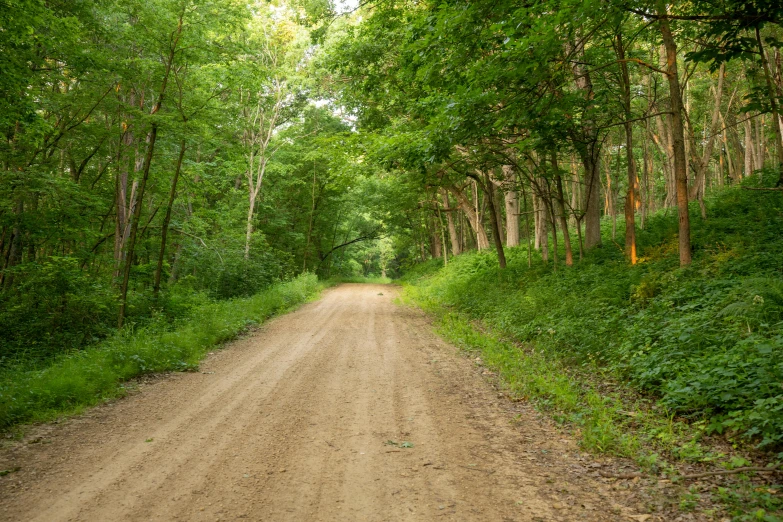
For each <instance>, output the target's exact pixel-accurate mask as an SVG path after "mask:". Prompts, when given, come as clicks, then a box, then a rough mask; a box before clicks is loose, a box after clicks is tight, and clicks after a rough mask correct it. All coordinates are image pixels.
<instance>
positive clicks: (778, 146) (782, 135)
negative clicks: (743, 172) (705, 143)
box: [756, 25, 783, 187]
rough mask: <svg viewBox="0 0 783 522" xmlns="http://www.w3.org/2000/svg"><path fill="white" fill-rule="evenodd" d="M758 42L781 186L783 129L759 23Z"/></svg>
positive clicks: (782, 175) (778, 183) (782, 183)
mask: <svg viewBox="0 0 783 522" xmlns="http://www.w3.org/2000/svg"><path fill="white" fill-rule="evenodd" d="M756 42H757V43H758V45H759V52H760V53H761V68H762V69H763V70H764V79H765V80H766V82H767V94H768V97H769V103H770V107H771V108H772V121H773V125H772V128H773V129H775V138H776V141H775V150H776V152H777V156H778V157H777V162H778V165H777V166H778V181H777V186H778V187H780V186H783V130H781V124H780V111H779V110H778V102H777V93H776V92H775V86H774V85H773V83H772V73H771V72H770V69H769V61H768V60H767V53H766V51H765V50H764V42H763V41H762V40H761V33H760V32H759V28H758V25H757V26H756Z"/></svg>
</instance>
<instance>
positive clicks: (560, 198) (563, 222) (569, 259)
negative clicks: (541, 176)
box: [552, 151, 574, 266]
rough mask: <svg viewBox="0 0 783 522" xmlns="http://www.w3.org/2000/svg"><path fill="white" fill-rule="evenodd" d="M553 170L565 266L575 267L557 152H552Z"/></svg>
mask: <svg viewBox="0 0 783 522" xmlns="http://www.w3.org/2000/svg"><path fill="white" fill-rule="evenodd" d="M552 169H553V170H554V172H555V183H556V186H557V194H556V199H557V204H558V205H557V206H558V209H557V211H558V214H559V217H560V229H561V230H562V231H563V245H564V246H565V264H566V266H573V264H574V253H573V252H572V251H571V235H570V234H569V233H568V217H567V216H566V207H565V196H564V195H563V180H562V178H561V177H560V168H559V167H558V164H557V152H555V151H552Z"/></svg>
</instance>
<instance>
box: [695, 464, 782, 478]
mask: <svg viewBox="0 0 783 522" xmlns="http://www.w3.org/2000/svg"><path fill="white" fill-rule="evenodd" d="M779 467H780V464H775V465H774V466H770V467H766V468H762V467H755V466H748V467H744V468H734V469H724V470H721V471H707V472H704V473H694V474H693V475H680V478H681V479H697V478H702V477H712V476H714V475H734V474H735V473H744V472H746V471H755V472H756V473H772V472H773V471H777V469H778V468H779Z"/></svg>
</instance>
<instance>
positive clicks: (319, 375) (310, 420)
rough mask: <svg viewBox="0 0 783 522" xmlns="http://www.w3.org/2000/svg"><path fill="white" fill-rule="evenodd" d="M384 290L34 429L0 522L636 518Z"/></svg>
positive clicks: (354, 289) (336, 295) (543, 428)
mask: <svg viewBox="0 0 783 522" xmlns="http://www.w3.org/2000/svg"><path fill="white" fill-rule="evenodd" d="M395 293H396V291H395V290H394V289H393V288H392V287H388V286H377V285H343V286H340V287H338V288H334V289H331V290H329V291H327V292H325V294H324V296H323V298H322V299H321V300H320V301H318V302H316V303H310V304H308V305H305V306H304V307H302V308H301V309H299V310H298V311H296V312H294V313H291V314H288V315H286V316H283V317H279V318H276V319H274V320H272V321H270V322H269V323H268V324H267V325H266V326H265V327H264V328H263V329H261V330H260V331H258V332H255V333H254V334H253V335H251V336H248V337H247V338H244V339H241V340H239V341H236V342H234V343H232V344H231V345H229V346H227V347H226V348H225V349H224V350H221V351H219V352H217V353H215V354H213V355H211V356H210V357H209V358H208V359H207V361H205V362H204V364H203V365H202V373H192V374H175V375H171V376H168V377H166V378H164V379H160V380H158V381H156V382H154V383H152V384H149V385H146V386H142V389H141V392H140V393H137V394H134V395H133V396H131V397H129V398H127V399H124V400H120V401H115V402H113V403H111V404H109V405H106V406H102V407H99V408H95V409H93V410H91V411H90V412H88V413H87V414H85V415H82V416H80V417H76V418H73V419H71V420H68V421H66V422H64V423H62V424H53V425H47V426H41V427H40V428H38V429H36V430H34V431H35V433H32V434H31V435H30V436H29V437H28V439H27V441H28V442H29V441H33V440H46V441H51V443H49V444H29V443H25V442H22V443H19V444H16V445H15V446H13V447H12V448H10V449H7V450H4V451H3V452H2V453H0V467H2V469H5V468H10V467H16V466H19V467H21V470H20V471H19V472H17V473H14V474H11V475H8V476H7V477H2V478H0V520H40V521H59V520H63V521H64V520H118V521H124V520H128V521H131V520H174V519H179V520H212V521H214V520H263V521H311V520H312V521H345V520H356V521H378V522H381V521H398V520H414V521H424V520H455V521H456V520H460V521H463V520H475V521H498V520H519V521H527V520H530V521H534V520H535V521H539V520H540V521H545V520H552V521H554V520H632V519H630V518H629V515H631V514H633V513H634V512H635V511H633V510H632V509H630V508H628V507H624V506H623V505H622V504H623V501H622V497H620V496H618V494H617V493H616V492H609V491H607V490H606V486H605V485H604V484H603V483H601V482H599V481H597V480H594V479H592V478H591V477H589V476H587V475H586V474H584V473H582V474H576V475H575V474H573V473H571V472H569V471H568V467H569V466H573V465H574V464H575V462H574V459H576V458H578V457H574V455H576V454H577V453H578V452H577V450H576V447H575V445H574V443H573V442H572V441H568V440H566V439H563V438H562V435H559V434H557V433H556V432H555V431H554V430H553V429H552V428H551V427H550V426H548V425H547V424H546V422H543V421H542V420H541V419H539V418H538V417H537V416H536V415H535V414H534V413H533V412H532V411H531V410H529V409H527V410H523V412H522V413H521V414H520V418H519V422H518V423H517V425H516V426H512V425H511V424H510V422H509V421H510V420H511V413H510V411H509V406H508V404H507V403H506V401H504V400H500V399H498V397H497V393H496V391H495V390H493V389H492V387H491V386H490V385H488V384H487V383H486V382H485V380H484V379H482V378H481V376H480V375H478V373H477V371H476V369H475V367H474V366H473V365H472V364H471V362H470V361H468V360H466V359H464V358H462V357H460V356H458V355H457V354H456V351H455V349H454V348H453V347H451V346H449V345H446V344H445V343H443V342H442V341H440V340H439V339H437V338H436V337H435V336H434V335H433V334H432V333H431V331H430V328H429V325H428V324H427V321H426V319H425V318H424V316H423V315H422V314H421V313H419V312H417V311H414V310H411V309H407V308H404V307H400V306H396V305H394V304H393V303H392V298H393V296H394V295H395ZM403 442H408V443H410V444H406V445H403V444H402V443H403ZM408 445H412V447H402V446H408ZM543 448H546V449H543Z"/></svg>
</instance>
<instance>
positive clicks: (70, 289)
mask: <svg viewBox="0 0 783 522" xmlns="http://www.w3.org/2000/svg"><path fill="white" fill-rule="evenodd" d="M6 276H7V277H13V278H14V280H15V281H17V284H15V285H13V287H12V290H10V291H4V292H3V293H0V331H1V332H3V334H2V336H0V365H3V364H7V363H8V362H9V361H12V360H18V359H25V360H30V359H34V360H40V359H44V358H47V357H50V356H51V355H53V354H55V353H58V352H61V351H62V350H63V348H66V349H68V348H74V347H80V346H82V345H84V344H86V343H89V342H93V341H95V340H97V339H99V338H101V337H103V336H105V335H106V334H107V333H108V331H109V330H110V329H111V326H110V325H113V324H114V323H115V322H116V316H115V310H116V296H115V295H114V291H113V290H112V289H111V288H110V287H108V286H107V285H106V284H104V282H102V281H100V280H97V279H93V278H91V277H89V276H88V274H87V273H86V272H85V271H83V270H81V269H80V267H79V265H78V260H76V259H74V258H70V257H51V258H48V259H47V260H46V261H45V262H42V263H26V264H23V265H19V266H17V267H14V269H12V270H9V271H7V274H6Z"/></svg>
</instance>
